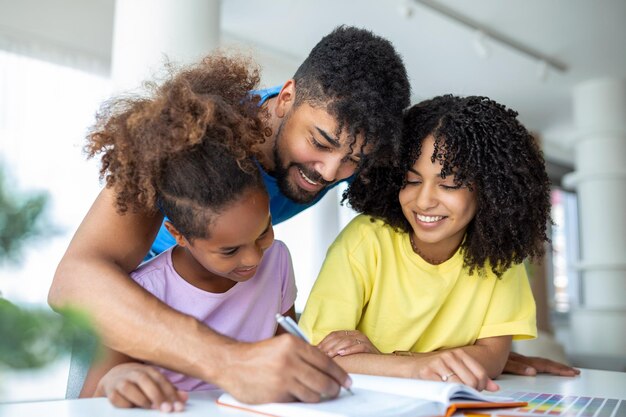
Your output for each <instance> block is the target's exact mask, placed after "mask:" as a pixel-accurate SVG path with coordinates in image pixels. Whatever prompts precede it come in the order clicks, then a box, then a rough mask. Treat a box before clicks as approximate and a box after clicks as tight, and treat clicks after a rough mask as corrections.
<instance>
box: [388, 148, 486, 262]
mask: <svg viewBox="0 0 626 417" xmlns="http://www.w3.org/2000/svg"><path fill="white" fill-rule="evenodd" d="M434 145H435V141H434V138H433V137H432V136H428V137H427V138H426V139H424V141H423V142H422V149H421V154H420V156H419V158H418V159H417V161H415V164H414V165H413V166H412V167H411V168H410V169H409V171H408V172H407V174H406V180H407V184H406V186H405V187H404V188H403V189H402V190H400V194H399V200H400V205H401V207H402V212H403V213H404V217H406V219H407V220H408V221H409V224H410V225H411V228H412V229H413V238H414V240H415V243H416V244H417V245H418V246H421V247H422V248H424V249H428V250H429V251H430V252H431V253H433V252H434V253H438V254H441V253H446V254H448V255H449V256H451V255H452V254H453V253H454V251H456V249H457V248H458V246H459V245H460V244H461V241H462V240H463V236H464V235H465V231H466V230H467V226H468V224H469V223H470V221H471V220H472V219H473V218H474V215H475V214H476V193H475V192H472V191H470V190H469V189H468V188H467V187H459V186H457V185H455V184H454V175H448V176H446V178H445V179H442V178H441V164H440V163H439V161H437V160H435V162H434V163H433V162H431V157H432V155H433V151H434Z"/></svg>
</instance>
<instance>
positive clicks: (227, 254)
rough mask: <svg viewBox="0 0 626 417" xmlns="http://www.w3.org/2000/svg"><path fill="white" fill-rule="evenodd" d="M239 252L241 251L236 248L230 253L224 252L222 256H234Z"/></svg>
mask: <svg viewBox="0 0 626 417" xmlns="http://www.w3.org/2000/svg"><path fill="white" fill-rule="evenodd" d="M237 250H239V248H234V249H231V250H229V251H225V252H222V255H224V256H233V255H234V254H235V253H237Z"/></svg>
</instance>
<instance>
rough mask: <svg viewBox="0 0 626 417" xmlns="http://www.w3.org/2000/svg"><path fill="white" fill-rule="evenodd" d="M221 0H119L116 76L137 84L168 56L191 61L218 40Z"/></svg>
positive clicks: (119, 81)
mask: <svg viewBox="0 0 626 417" xmlns="http://www.w3.org/2000/svg"><path fill="white" fill-rule="evenodd" d="M219 23H220V1H219V0H184V1H180V0H116V2H115V19H114V27H113V51H112V63H111V66H112V69H111V74H112V79H113V83H114V85H115V87H114V89H115V90H116V91H126V90H131V89H135V88H137V87H138V86H139V85H140V84H141V83H142V82H143V81H145V80H149V79H153V78H154V76H155V75H158V74H159V73H160V72H161V70H162V69H163V67H164V64H165V63H166V62H167V61H170V62H173V63H178V64H189V63H192V62H195V61H197V60H199V59H200V58H201V57H202V56H204V55H206V54H208V53H209V52H211V50H212V49H214V48H215V47H217V46H218V44H219V32H220V27H219V26H220V25H219Z"/></svg>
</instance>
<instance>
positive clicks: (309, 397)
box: [289, 376, 327, 403]
mask: <svg viewBox="0 0 626 417" xmlns="http://www.w3.org/2000/svg"><path fill="white" fill-rule="evenodd" d="M289 393H290V394H291V395H293V397H294V398H295V399H296V400H298V401H302V402H303V403H318V402H320V401H322V399H324V398H327V396H326V394H323V393H321V392H320V391H317V390H316V389H312V388H311V387H310V386H309V385H308V384H307V382H304V381H302V380H300V376H298V377H296V379H295V380H294V382H293V383H292V384H291V385H290V387H289Z"/></svg>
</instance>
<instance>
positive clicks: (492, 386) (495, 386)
mask: <svg viewBox="0 0 626 417" xmlns="http://www.w3.org/2000/svg"><path fill="white" fill-rule="evenodd" d="M485 389H486V390H487V391H491V392H494V391H498V390H499V389H500V386H499V385H498V384H496V383H495V382H494V381H493V379H491V378H490V379H488V380H487V386H486V387H485Z"/></svg>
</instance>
